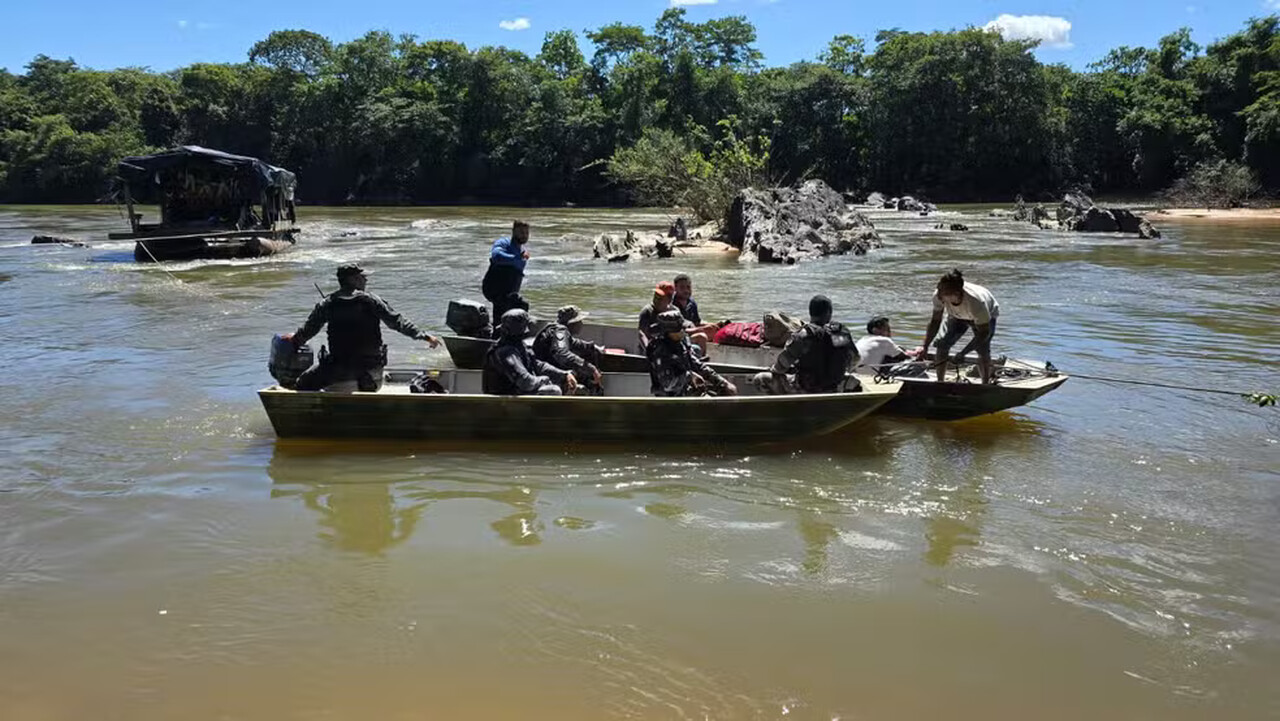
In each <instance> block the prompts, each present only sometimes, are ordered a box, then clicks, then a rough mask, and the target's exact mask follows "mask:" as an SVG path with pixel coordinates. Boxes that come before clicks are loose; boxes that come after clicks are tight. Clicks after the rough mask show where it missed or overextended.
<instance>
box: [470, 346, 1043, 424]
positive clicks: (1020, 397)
mask: <svg viewBox="0 0 1280 721" xmlns="http://www.w3.org/2000/svg"><path fill="white" fill-rule="evenodd" d="M633 333H634V331H633V330H632V329H630V328H621V327H616V326H599V325H591V324H585V325H584V327H583V330H582V333H581V334H580V336H581V337H582V338H584V339H587V340H590V341H591V342H593V343H599V344H601V345H604V346H606V347H607V348H613V349H617V348H619V347H621V346H622V343H624V342H625V340H626V338H627V337H629V336H630V335H631V334H633ZM444 343H445V347H446V348H447V349H448V351H449V357H450V358H452V359H453V363H454V365H455V366H457V367H458V368H480V367H481V366H482V365H483V364H484V355H485V353H486V352H487V351H488V350H489V347H490V346H492V345H493V341H491V340H487V339H484V338H465V337H461V336H445V337H444ZM637 343H638V341H637ZM624 349H625V347H624ZM707 355H708V357H709V361H710V364H711V367H712V368H714V369H715V370H716V371H717V372H719V373H727V374H735V373H752V372H760V371H762V370H766V369H768V367H769V366H771V365H772V364H773V361H774V360H775V359H776V358H777V355H778V349H777V348H768V347H765V348H746V347H740V346H722V345H717V344H715V343H712V344H711V345H710V346H709V347H708V349H707ZM1020 365H1024V366H1027V367H1030V368H1042V367H1043V364H1035V363H1028V362H1020ZM600 370H602V371H604V372H605V373H648V372H649V362H648V360H647V359H646V358H645V357H644V356H642V355H637V354H636V353H633V352H627V353H612V352H611V353H607V354H605V356H603V357H602V358H601V362H600ZM858 378H859V380H860V381H861V382H862V385H863V386H865V387H874V386H875V385H877V384H876V382H875V380H874V379H873V378H871V377H870V376H858ZM1066 379H1067V376H1064V375H1054V376H1040V377H1034V378H1027V379H1001V380H1000V382H999V383H998V384H996V385H982V384H980V383H959V382H945V383H938V382H936V381H932V380H927V379H923V378H921V379H908V380H907V383H906V385H905V386H904V388H903V390H902V392H901V393H900V394H899V395H898V396H897V397H896V398H894V399H893V400H892V401H890V402H889V403H886V404H885V405H884V406H883V407H881V408H880V409H878V410H877V411H876V412H877V413H880V414H883V415H889V416H896V417H899V418H921V419H926V420H938V421H956V420H963V419H965V418H973V417H974V416H981V415H986V414H988V413H998V412H1000V411H1005V410H1009V409H1010V408H1017V407H1018V406H1023V405H1026V404H1028V403H1030V402H1031V401H1034V400H1035V399H1037V398H1039V397H1040V396H1043V395H1044V394H1046V393H1048V392H1050V391H1052V390H1054V389H1055V388H1057V387H1058V386H1060V385H1062V384H1063V383H1064V382H1066ZM895 382H896V381H895Z"/></svg>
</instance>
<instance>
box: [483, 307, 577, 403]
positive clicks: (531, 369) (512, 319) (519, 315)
mask: <svg viewBox="0 0 1280 721" xmlns="http://www.w3.org/2000/svg"><path fill="white" fill-rule="evenodd" d="M532 325H533V322H532V320H531V319H530V318H529V314H528V313H526V312H525V311H523V310H520V309H519V308H513V309H511V310H509V311H507V312H506V313H503V314H502V321H501V323H499V324H498V342H497V343H494V344H493V347H492V348H490V349H489V352H488V353H485V356H484V369H483V371H482V375H481V384H482V385H481V388H482V390H483V391H484V392H485V393H489V394H493V395H500V396H522V395H540V396H558V395H562V392H561V387H562V386H563V390H566V391H568V392H569V393H573V392H574V391H576V390H577V389H578V383H577V381H576V380H574V377H573V374H572V373H569V372H568V371H562V370H560V369H559V368H556V367H555V366H553V365H550V364H548V363H543V362H542V361H540V360H538V359H537V358H535V357H534V356H533V351H531V350H529V349H528V348H527V347H525V344H524V339H525V337H526V336H528V335H529V330H530V329H531V328H532Z"/></svg>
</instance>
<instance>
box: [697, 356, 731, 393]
mask: <svg viewBox="0 0 1280 721" xmlns="http://www.w3.org/2000/svg"><path fill="white" fill-rule="evenodd" d="M690 357H691V358H692V359H693V366H694V371H696V372H697V374H698V375H700V376H702V379H703V380H705V381H706V382H707V383H710V384H711V385H712V387H714V388H715V389H716V390H718V391H720V392H721V393H725V394H727V395H731V396H736V395H738V387H737V386H735V385H734V384H732V383H730V382H729V381H728V380H726V379H725V377H724V376H722V375H720V374H719V373H716V372H715V370H714V369H713V368H712V367H711V366H710V364H708V363H707V362H706V361H705V360H703V359H702V358H699V357H698V356H695V355H691V356H690Z"/></svg>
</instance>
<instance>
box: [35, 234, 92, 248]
mask: <svg viewBox="0 0 1280 721" xmlns="http://www.w3.org/2000/svg"><path fill="white" fill-rule="evenodd" d="M31 244H32V245H69V246H71V247H72V248H85V247H87V246H86V245H85V244H84V243H81V242H80V241H78V240H76V239H75V238H63V237H61V236H58V235H36V236H32V238H31Z"/></svg>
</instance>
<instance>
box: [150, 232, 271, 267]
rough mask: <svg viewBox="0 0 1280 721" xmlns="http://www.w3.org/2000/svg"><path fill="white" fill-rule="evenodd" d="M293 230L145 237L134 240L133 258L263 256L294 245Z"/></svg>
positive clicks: (169, 258) (203, 258)
mask: <svg viewBox="0 0 1280 721" xmlns="http://www.w3.org/2000/svg"><path fill="white" fill-rule="evenodd" d="M294 243H295V241H294V237H293V234H292V233H289V234H282V235H277V236H275V237H272V236H270V235H253V236H249V237H242V238H200V237H193V238H148V239H146V240H138V241H137V242H135V243H134V244H133V259H134V260H136V261H138V262H139V263H150V262H152V261H166V260H208V259H230V258H262V257H266V256H269V255H276V254H278V253H283V252H285V251H286V250H289V249H290V248H292V247H293V246H294Z"/></svg>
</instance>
